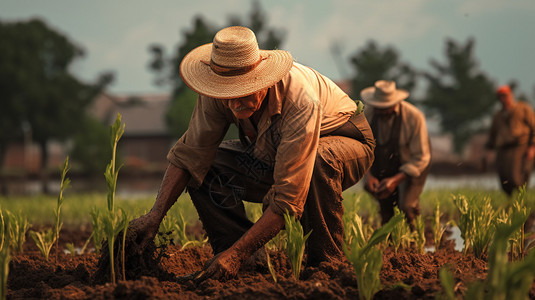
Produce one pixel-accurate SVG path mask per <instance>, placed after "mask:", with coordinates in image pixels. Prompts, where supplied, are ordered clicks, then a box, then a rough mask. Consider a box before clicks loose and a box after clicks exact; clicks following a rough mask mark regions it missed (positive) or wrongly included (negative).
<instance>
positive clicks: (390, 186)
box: [377, 177, 399, 199]
mask: <svg viewBox="0 0 535 300" xmlns="http://www.w3.org/2000/svg"><path fill="white" fill-rule="evenodd" d="M398 184H399V182H398V181H397V180H396V179H395V178H394V177H388V178H385V179H383V180H381V182H380V183H379V186H378V187H377V197H378V198H379V199H384V198H386V197H388V196H390V195H391V194H392V193H393V192H394V191H395V190H396V187H397V186H398Z"/></svg>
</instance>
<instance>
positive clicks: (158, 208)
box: [149, 164, 191, 221]
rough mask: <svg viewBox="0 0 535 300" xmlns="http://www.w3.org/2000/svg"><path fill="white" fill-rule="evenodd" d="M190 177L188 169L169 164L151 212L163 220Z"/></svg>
mask: <svg viewBox="0 0 535 300" xmlns="http://www.w3.org/2000/svg"><path fill="white" fill-rule="evenodd" d="M190 177H191V175H190V174H189V172H188V171H186V170H183V169H180V168H177V167H175V166H174V165H173V164H169V166H168V167H167V170H166V171H165V175H164V177H163V180H162V183H161V186H160V190H159V191H158V196H157V197H156V202H155V203H154V206H153V207H152V209H151V210H150V212H149V213H150V214H153V215H154V216H155V217H156V218H158V219H159V221H161V220H162V219H163V218H164V217H165V215H166V214H167V211H169V209H170V208H171V206H173V204H174V203H175V202H176V200H177V199H178V196H180V194H182V192H183V191H184V189H185V188H186V185H187V183H188V181H189V179H190Z"/></svg>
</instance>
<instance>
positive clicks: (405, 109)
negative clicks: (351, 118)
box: [364, 101, 431, 177]
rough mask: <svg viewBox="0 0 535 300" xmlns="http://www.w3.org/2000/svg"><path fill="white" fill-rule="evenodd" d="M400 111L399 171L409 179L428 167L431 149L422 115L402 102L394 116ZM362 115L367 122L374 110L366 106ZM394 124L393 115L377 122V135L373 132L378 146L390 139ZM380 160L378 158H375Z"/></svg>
mask: <svg viewBox="0 0 535 300" xmlns="http://www.w3.org/2000/svg"><path fill="white" fill-rule="evenodd" d="M400 111H401V132H400V136H399V151H400V161H401V166H400V167H399V171H401V172H403V173H405V174H407V175H408V176H411V177H418V176H420V174H421V173H422V172H423V171H424V169H425V168H426V167H427V166H428V165H429V162H430V160H431V149H430V148H429V134H428V132H427V125H426V123H425V116H424V114H423V113H422V112H421V111H420V110H419V109H418V108H416V107H415V106H414V105H412V104H410V103H409V102H406V101H402V102H400V105H397V106H396V108H395V110H394V114H395V115H399V113H400ZM364 113H365V115H366V118H367V119H368V120H370V122H371V120H372V119H373V115H374V109H373V107H371V106H366V107H365V109H364ZM393 122H394V115H392V116H391V117H390V118H388V119H387V120H385V121H383V122H379V126H378V131H379V132H378V133H375V132H374V135H375V138H376V140H377V142H378V144H383V143H385V142H386V141H387V139H388V138H390V131H391V130H390V129H391V128H392V125H393ZM375 159H376V160H377V159H380V158H379V157H376V158H375Z"/></svg>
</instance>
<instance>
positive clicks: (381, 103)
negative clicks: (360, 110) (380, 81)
mask: <svg viewBox="0 0 535 300" xmlns="http://www.w3.org/2000/svg"><path fill="white" fill-rule="evenodd" d="M408 97H409V92H407V91H405V90H396V92H395V93H394V94H393V95H392V96H391V97H390V99H388V101H385V100H384V99H381V100H380V99H377V98H375V87H373V86H371V87H367V88H365V89H363V90H362V91H361V92H360V98H361V99H362V101H364V103H366V104H368V105H370V106H372V107H375V108H388V107H391V106H393V105H395V104H397V103H399V102H401V101H403V100H405V99H407V98H408Z"/></svg>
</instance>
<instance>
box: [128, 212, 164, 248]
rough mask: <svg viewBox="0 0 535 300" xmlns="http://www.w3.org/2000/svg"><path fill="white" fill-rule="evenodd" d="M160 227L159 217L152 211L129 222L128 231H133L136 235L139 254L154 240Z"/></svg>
mask: <svg viewBox="0 0 535 300" xmlns="http://www.w3.org/2000/svg"><path fill="white" fill-rule="evenodd" d="M159 227H160V221H159V219H158V218H157V217H156V216H154V215H153V214H151V213H148V214H145V215H143V216H141V217H139V218H137V219H134V220H132V221H130V223H129V224H128V231H131V232H133V233H134V234H135V235H136V244H137V245H138V247H139V248H138V249H139V250H138V252H139V254H141V253H142V252H143V250H144V249H145V248H146V247H147V245H148V244H149V243H150V242H151V241H153V240H154V237H155V236H156V234H157V233H158V228H159Z"/></svg>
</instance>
